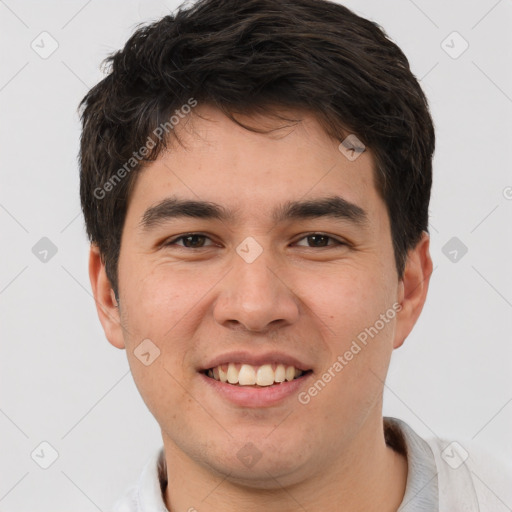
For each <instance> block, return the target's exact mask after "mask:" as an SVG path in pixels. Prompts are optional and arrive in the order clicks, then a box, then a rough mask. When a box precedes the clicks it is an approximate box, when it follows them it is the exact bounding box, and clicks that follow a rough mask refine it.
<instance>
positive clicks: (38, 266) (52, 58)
mask: <svg viewBox="0 0 512 512" xmlns="http://www.w3.org/2000/svg"><path fill="white" fill-rule="evenodd" d="M178 4H179V2H174V1H172V2H171V1H169V2H167V3H165V2H163V1H145V2H139V1H135V0H134V1H131V2H130V1H121V0H115V1H114V0H111V1H101V2H100V1H99V0H89V1H67V2H64V1H60V2H56V1H53V2H52V1H46V2H36V1H34V0H32V1H20V0H5V1H0V20H1V21H0V23H1V25H0V41H1V52H2V61H1V62H2V65H1V66H0V109H1V115H2V122H1V125H0V130H1V133H0V141H1V166H0V173H1V189H0V226H1V230H2V231H1V233H2V238H1V240H2V245H1V247H2V256H3V257H2V265H1V266H0V313H1V358H0V379H1V381H0V434H1V435H0V453H1V457H0V510H3V511H29V510H30V511H34V510H37V511H50V510H51V511H52V512H58V511H64V510H82V511H95V510H108V509H109V506H110V505H111V504H112V502H113V501H114V500H115V498H117V496H118V495H119V494H120V493H122V491H123V490H124V489H125V487H126V485H127V484H128V483H131V482H132V481H135V480H136V479H137V478H138V476H139V473H140V471H141V469H142V466H143V465H144V463H145V462H146V460H147V458H148V456H149V454H150V453H151V452H152V451H153V450H154V449H156V448H158V447H159V446H160V444H161V438H160V431H159V428H158V425H157V423H156V421H155V420H154V419H153V417H152V416H151V415H150V414H149V412H148V411H147V409H146V407H145V405H144V403H143V402H142V399H141V398H140V397H139V395H138V392H137V390H136V387H135V385H134V383H133V380H132V378H131V375H130V373H129V371H128V364H127V361H126V356H125V353H124V352H121V351H119V350H117V349H115V348H113V347H112V346H111V345H110V344H109V343H108V342H107V341H106V339H105V337H104V334H103V331H102V329H101V326H100V323H99V321H98V319H97V316H96V311H95V307H94V302H93V300H92V298H91V293H90V285H89V278H88V275H87V251H88V242H87V239H86V236H85V232H84V228H83V219H82V216H81V213H80V206H79V196H78V186H79V182H78V169H77V159H76V156H77V152H78V138H79V123H78V116H77V113H76V108H77V105H78V102H79V100H80V99H81V98H82V97H83V95H84V94H85V93H86V91H87V90H88V88H90V87H91V86H92V85H94V84H95V83H96V82H97V81H99V80H100V78H101V77H102V74H101V72H100V70H99V64H100V62H101V60H102V59H103V58H104V57H106V56H107V55H108V54H109V53H110V52H112V51H114V50H117V49H118V48H120V47H122V46H123V44H124V43H125V41H126V39H127V38H128V36H129V35H130V34H131V33H132V31H133V30H134V28H135V26H136V24H137V23H139V22H142V21H146V20H149V19H151V18H156V17H158V16H160V15H163V14H165V13H166V12H167V11H168V10H169V9H174V8H175V7H176V6H177V5H178ZM345 5H347V6H348V7H350V8H352V9H354V10H355V11H356V12H357V13H359V14H361V15H364V16H366V17H369V18H371V19H373V20H374V21H377V22H378V23H379V24H381V25H382V26H383V27H384V29H385V30H386V31H387V33H388V34H389V35H390V36H391V37H392V38H393V39H394V40H395V41H396V42H397V43H398V44H399V46H401V48H402V49H403V50H404V52H405V53H406V55H407V56H408V58H409V60H410V62H411V66H412V69H413V72H414V73H415V75H416V76H417V77H418V78H419V79H420V80H421V83H422V85H423V87H424V90H425V92H426V94H427V96H428V98H429V101H430V104H431V109H432V114H433V117H434V120H435V124H436V129H437V151H436V156H435V175H434V182H435V184H434V189H433V196H432V203H431V234H432V256H433V259H434V266H435V270H434V273H433V276H432V280H431V287H430V293H429V298H428V300H427V304H426V306H425V309H424V312H423V314H422V316H421V318H420V320H419V323H418V324H417V327H416V329H415V330H414V332H413V333H412V335H411V336H410V337H409V338H408V340H406V343H405V345H404V346H403V347H402V348H401V349H399V350H398V351H396V352H395V354H394V358H393V361H392V365H391V368H390V372H389V378H388V381H387V385H386V392H385V414H386V415H393V416H397V417H399V418H402V419H404V420H406V421H407V422H409V423H410V424H411V425H412V426H413V428H415V429H416V430H417V431H418V432H419V433H420V434H422V435H424V436H434V435H436V436H440V437H444V438H455V439H458V440H464V439H468V440H469V439H474V440H475V441H477V442H479V443H481V444H482V445H484V446H485V447H486V448H488V449H489V450H492V451H494V452H496V453H498V454H501V456H503V457H507V458H508V459H509V460H510V459H512V439H511V436H510V432H511V431H512V385H511V380H510V374H511V372H512V363H511V357H512V344H511V343H510V333H511V329H512V314H511V313H512V309H511V308H512V270H511V263H510V262H511V261H512V236H511V230H510V220H511V218H512V173H511V162H512V154H511V145H512V144H511V140H512V139H511V136H512V128H511V121H510V119H511V114H512V76H511V74H512V71H511V68H510V63H511V48H512V30H511V21H512V1H511V0H501V1H496V0H481V1H476V0H472V1H467V0H457V1H452V2H444V1H440V0H435V1H430V2H427V1H426V0H416V1H412V0H392V1H386V2H381V1H378V0H371V1H370V0H366V1H355V0H354V1H347V2H345ZM43 31H46V32H48V33H49V34H50V36H47V35H43V36H40V34H41V32H43ZM454 31H456V32H458V33H459V34H460V36H461V37H462V38H463V39H464V40H465V41H467V43H468V44H469V47H468V49H467V50H466V51H465V52H464V53H462V54H461V55H458V54H459V53H460V51H461V50H462V49H463V48H464V41H463V40H462V39H460V38H459V36H457V35H453V34H452V32H454ZM451 34H452V35H451ZM53 40H54V41H56V43H57V44H58V48H57V49H56V50H55V51H54V53H52V54H51V55H49V56H47V55H43V56H45V57H47V58H42V56H41V53H44V52H49V51H50V50H51V49H52V44H56V43H54V42H53ZM443 41H445V42H444V43H443ZM33 42H34V43H33ZM31 45H33V46H34V47H35V48H36V49H37V51H36V49H34V48H33V47H31ZM38 52H39V53H38ZM450 54H451V55H450ZM454 57H457V58H454ZM43 237H47V238H48V239H49V240H51V242H52V243H53V244H54V245H55V247H56V248H57V252H56V254H54V255H52V253H51V251H50V252H49V253H48V254H47V255H46V261H41V259H40V258H43V259H44V256H45V254H44V252H43V253H39V251H41V250H43V249H44V248H45V246H44V244H45V243H46V244H47V243H48V242H40V244H43V246H41V247H42V248H43V249H41V247H40V246H36V244H37V243H38V242H39V241H40V239H41V238H43ZM453 237H456V238H457V240H452V241H451V242H450V240H451V239H452V238H453ZM447 243H448V244H449V245H448V246H446V244H447ZM461 243H463V244H464V245H465V246H466V247H467V249H468V251H467V253H466V254H465V255H462V252H461V247H462V246H461ZM34 246H36V249H34V250H33V247H34ZM443 248H444V249H443ZM453 250H456V251H457V254H456V256H457V260H456V261H452V260H453V258H454V256H455V253H453ZM34 252H35V253H36V254H34ZM450 253H451V254H450ZM43 441H46V442H47V443H49V444H50V445H51V446H53V447H54V449H55V450H56V451H57V452H58V458H57V459H56V460H55V462H54V463H53V464H52V465H51V466H50V467H49V468H48V469H42V468H41V467H40V464H45V462H46V463H49V462H51V459H50V457H51V451H50V449H49V448H48V447H46V448H45V447H44V445H43V447H42V448H41V447H40V443H41V442H43ZM461 444H463V445H464V442H463V441H461ZM41 449H43V451H41ZM34 450H35V452H34V453H35V454H39V458H38V457H37V456H35V455H34V458H31V453H32V452H33V451H34ZM43 453H44V456H43ZM44 459H46V461H45V460H44ZM36 461H37V463H36ZM507 505H508V507H512V503H508V504H507Z"/></svg>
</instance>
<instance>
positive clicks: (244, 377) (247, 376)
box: [201, 363, 312, 388]
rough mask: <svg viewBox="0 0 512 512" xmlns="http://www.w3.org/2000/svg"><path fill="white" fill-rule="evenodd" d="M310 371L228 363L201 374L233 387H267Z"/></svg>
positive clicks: (273, 365) (301, 376) (287, 367)
mask: <svg viewBox="0 0 512 512" xmlns="http://www.w3.org/2000/svg"><path fill="white" fill-rule="evenodd" d="M311 372H312V370H306V371H303V370H299V369H298V368H295V367H294V366H287V365H284V364H275V363H274V364H263V365H261V366H253V365H250V364H245V363H229V364H223V365H220V366H216V367H215V368H209V369H206V370H203V371H202V372H201V373H203V374H204V375H206V376H207V377H209V378H211V379H214V380H216V381H219V382H222V383H225V384H231V385H233V386H242V387H243V386H247V387H255V388H258V387H268V386H273V385H277V384H282V383H285V382H291V381H293V380H297V379H300V378H303V377H304V376H305V375H308V374H309V373H311Z"/></svg>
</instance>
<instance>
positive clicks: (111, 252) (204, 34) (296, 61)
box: [80, 0, 435, 294]
mask: <svg viewBox="0 0 512 512" xmlns="http://www.w3.org/2000/svg"><path fill="white" fill-rule="evenodd" d="M105 63H106V64H107V69H108V74H107V76H106V77H105V78H104V79H103V80H101V82H99V83H98V84H97V85H96V86H94V87H93V88H92V89H91V90H90V91H89V92H88V93H87V95H86V96H85V97H84V98H83V100H82V101H81V103H80V114H81V120H82V128H83V130H82V136H81V146H80V198H81V205H82V210H83V213H84V217H85V223H86V229H87V234H88V236H89V239H90V240H91V242H93V243H96V244H97V245H98V247H99V250H100V254H101V255H102V259H103V261H104V262H105V265H106V271H107V275H108V277H109V279H110V282H111V284H112V287H113V289H114V291H115V292H116V294H117V291H118V281H117V263H118V259H119V251H120V246H121V234H122V230H123V225H124V219H125V216H126V211H127V205H128V201H129V198H130V191H131V189H132V187H133V184H134V182H135V180H136V176H137V170H138V169H140V168H141V167H142V166H143V165H144V164H145V163H146V162H149V161H153V160H155V159H156V158H157V157H158V155H159V154H160V152H161V150H162V149H163V148H164V147H167V144H168V142H169V140H170V137H177V135H176V132H175V131H174V130H172V129H171V130H169V133H168V134H167V133H166V136H165V137H156V136H155V129H157V128H158V127H159V126H162V125H164V124H165V123H169V119H170V118H171V116H172V115H173V114H175V112H176V111H177V110H180V109H181V108H182V107H183V106H184V105H186V104H187V103H190V99H191V98H193V99H194V101H197V102H199V103H201V102H202V103H207V104H210V105H213V106H215V107H217V108H219V109H221V110H222V111H223V112H224V113H225V114H226V115H228V116H229V117H230V118H231V119H233V120H234V121H235V122H237V121H236V120H235V119H234V118H233V117H232V113H233V112H239V113H255V112H265V111H267V113H269V114H271V113H272V107H271V105H274V106H275V105H281V106H284V107H291V108H300V109H302V110H304V109H306V110H308V111H310V112H311V113H313V114H314V115H315V116H316V118H317V119H318V120H319V122H320V123H321V124H322V126H323V127H324V129H325V131H326V133H328V134H329V135H330V136H332V137H335V138H336V139H338V140H341V138H342V137H343V134H347V133H351V134H355V135H356V136H357V138H358V139H360V140H361V141H362V142H363V143H364V144H365V146H366V147H367V148H368V149H369V150H371V152H372V154H373V155H374V158H375V164H376V173H375V180H376V186H377V189H378V191H379V193H380V194H381V196H382V198H383V200H384V201H385V203H386V206H387V210H388V213H389V217H390V223H391V235H392V240H393V248H394V253H395V259H396V267H397V271H398V275H399V277H402V275H403V270H404V266H405V261H406V257H407V252H408V250H409V249H411V248H412V247H414V246H415V245H416V244H417V242H418V241H419V240H420V238H421V235H422V232H423V231H427V232H428V205H429V200H430V189H431V184H432V155H433V152H434V146H435V136H434V127H433V123H432V119H431V116H430V113H429V108H428V104H427V100H426V98H425V95H424V93H423V91H422V89H421V87H420V85H419V83H418V81H417V80H416V78H415V77H414V75H413V74H412V72H411V70H410V68H409V63H408V60H407V58H406V57H405V55H404V54H403V52H402V51H401V50H400V48H398V46H397V45H396V44H395V43H393V42H392V41H391V40H390V39H389V38H388V37H387V36H386V34H385V32H384V31H383V30H382V28H381V27H380V26H379V25H377V24H376V23H374V22H372V21H369V20H367V19H364V18H362V17H360V16H357V15H356V14H355V13H353V12H352V11H350V10H349V9H347V8H346V7H343V6H342V5H339V4H336V3H333V2H330V1H326V0H244V1H240V0H199V1H198V2H196V3H195V4H193V5H192V6H190V7H185V6H184V5H182V6H181V7H180V8H179V9H178V10H177V11H176V13H175V14H173V15H168V16H165V17H163V18H162V19H160V20H159V21H157V22H154V23H151V24H148V25H145V26H144V25H143V26H140V27H139V28H138V29H137V30H136V31H135V33H134V34H133V35H132V36H131V37H130V39H129V40H128V41H127V43H126V45H125V47H124V48H123V49H122V50H120V51H117V52H115V53H114V54H112V55H111V56H110V57H108V58H107V59H106V61H105ZM239 124H240V123H239ZM248 129H250V128H248ZM150 141H151V143H149V142H150ZM143 147H146V148H149V151H146V152H145V154H144V155H142V156H141V155H138V156H137V158H136V159H135V160H134V158H135V157H134V156H133V155H134V152H136V151H137V150H139V148H143ZM139 157H140V158H139ZM128 162H131V163H130V165H129V166H127V163H128ZM132 164H133V165H132ZM122 169H124V172H123V171H122ZM132 171H133V172H132Z"/></svg>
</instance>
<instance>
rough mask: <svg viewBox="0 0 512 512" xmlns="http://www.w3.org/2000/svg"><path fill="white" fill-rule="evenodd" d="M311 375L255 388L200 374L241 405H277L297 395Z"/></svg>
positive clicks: (233, 401) (204, 379) (218, 390)
mask: <svg viewBox="0 0 512 512" xmlns="http://www.w3.org/2000/svg"><path fill="white" fill-rule="evenodd" d="M311 375H312V373H308V374H306V375H304V376H303V377H299V378H298V379H294V380H292V381H286V382H281V384H274V385H272V386H262V387H258V388H255V387H254V388H253V387H249V386H235V385H233V384H227V383H225V382H221V381H219V380H215V379H212V378H211V377H207V376H206V375H205V374H204V373H200V374H199V376H200V377H201V378H202V379H203V381H204V382H205V384H206V385H208V386H211V389H213V390H214V391H215V392H217V393H219V394H220V395H221V396H222V397H223V398H225V399H227V400H228V401H230V402H232V403H234V404H236V405H239V406H241V407H270V406H272V405H277V404H279V403H280V402H283V401H284V400H285V399H286V398H289V397H290V396H292V395H296V394H297V393H298V391H299V389H300V388H301V387H303V386H304V385H306V383H307V381H308V380H309V378H310V377H311Z"/></svg>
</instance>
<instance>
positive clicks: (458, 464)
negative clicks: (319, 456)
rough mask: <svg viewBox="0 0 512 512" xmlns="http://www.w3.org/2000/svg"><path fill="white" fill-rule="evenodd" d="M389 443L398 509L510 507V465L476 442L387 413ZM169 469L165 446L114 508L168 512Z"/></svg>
mask: <svg viewBox="0 0 512 512" xmlns="http://www.w3.org/2000/svg"><path fill="white" fill-rule="evenodd" d="M384 432H385V437H386V442H387V444H388V445H389V446H391V447H392V448H393V449H395V450H397V451H399V452H402V453H404V455H406V456H407V462H408V474H407V485H406V489H405V495H404V498H403V500H402V504H401V505H400V508H399V510H398V512H502V511H503V512H507V511H508V512H510V510H512V509H511V507H512V465H511V466H505V465H504V463H503V462H498V461H496V460H495V459H493V458H492V457H489V456H488V455H487V454H486V453H484V452H483V451H482V450H481V449H480V448H477V447H476V446H475V445H465V446H462V445H461V444H460V443H457V442H449V441H445V440H440V439H422V438H421V437H420V436H418V434H416V433H415V432H414V431H413V430H412V429H411V427H409V426H408V425H407V424H406V423H405V422H403V421H401V420H398V419H395V418H384ZM166 486H167V471H166V462H165V457H164V451H163V448H160V449H159V450H158V451H157V452H156V453H154V454H153V455H152V456H151V458H150V459H149V461H148V463H147V464H146V466H145V467H144V469H143V471H142V474H141V476H140V478H139V480H138V482H137V483H136V484H135V485H133V486H131V487H129V488H128V489H127V490H126V492H125V494H124V495H123V496H122V497H121V498H120V499H119V500H117V502H116V503H115V505H114V508H113V512H169V511H168V510H167V508H166V507H165V504H164V500H163V494H164V492H165V489H166Z"/></svg>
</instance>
